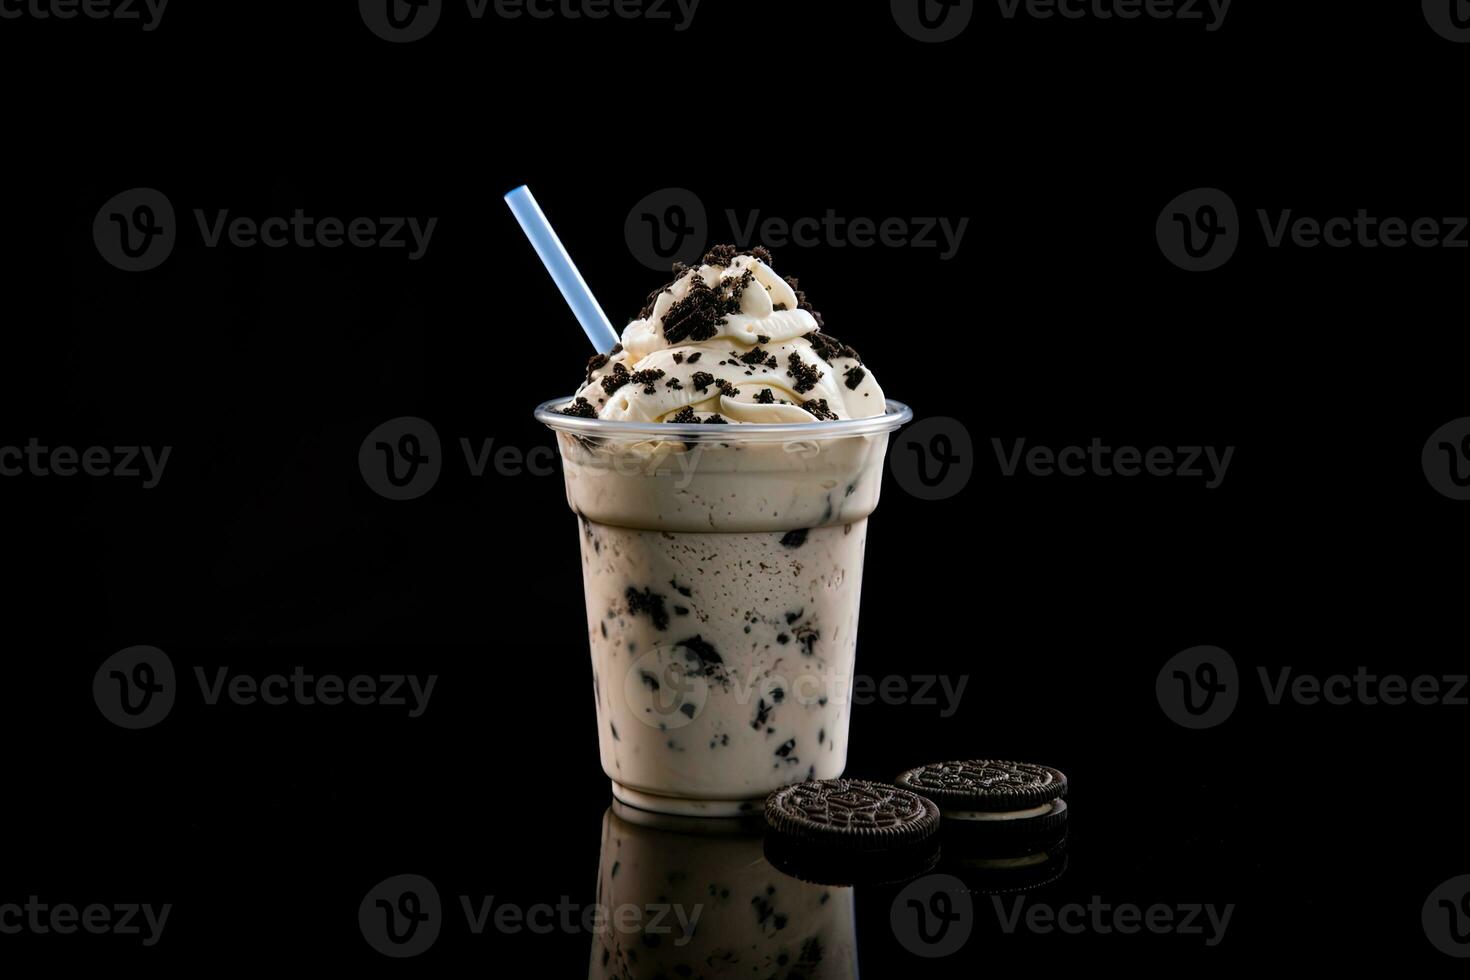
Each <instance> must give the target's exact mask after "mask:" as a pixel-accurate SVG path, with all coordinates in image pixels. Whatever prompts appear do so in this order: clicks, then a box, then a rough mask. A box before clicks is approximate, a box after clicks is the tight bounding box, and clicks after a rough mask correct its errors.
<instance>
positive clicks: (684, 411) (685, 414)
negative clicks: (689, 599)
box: [668, 405, 699, 595]
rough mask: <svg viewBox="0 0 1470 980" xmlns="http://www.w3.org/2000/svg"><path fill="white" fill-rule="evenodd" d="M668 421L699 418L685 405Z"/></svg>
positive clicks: (690, 422) (682, 422)
mask: <svg viewBox="0 0 1470 980" xmlns="http://www.w3.org/2000/svg"><path fill="white" fill-rule="evenodd" d="M668 421H670V422H676V423H678V424H680V425H689V424H692V423H694V422H698V421H699V416H698V415H695V414H694V409H693V408H691V407H690V406H688V405H685V406H684V407H683V408H681V409H679V410H678V411H677V412H675V413H674V414H673V415H671V416H669V419H668ZM685 594H686V595H687V594H688V593H685Z"/></svg>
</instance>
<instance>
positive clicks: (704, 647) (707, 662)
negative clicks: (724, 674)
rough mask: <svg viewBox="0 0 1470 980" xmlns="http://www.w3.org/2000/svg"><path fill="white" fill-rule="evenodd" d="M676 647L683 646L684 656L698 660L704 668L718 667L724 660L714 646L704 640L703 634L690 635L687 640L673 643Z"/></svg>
mask: <svg viewBox="0 0 1470 980" xmlns="http://www.w3.org/2000/svg"><path fill="white" fill-rule="evenodd" d="M674 646H676V647H683V648H684V650H685V654H684V655H685V656H686V657H687V658H689V659H690V660H698V661H699V662H700V664H701V665H703V666H704V667H705V668H710V667H718V666H720V665H721V664H723V663H724V662H725V661H724V660H723V659H722V658H721V657H720V655H719V653H717V652H716V651H715V648H714V647H713V646H712V645H710V643H709V642H708V641H706V640H705V638H704V637H703V635H695V636H691V637H690V638H689V639H687V640H680V641H679V642H678V643H675V644H674Z"/></svg>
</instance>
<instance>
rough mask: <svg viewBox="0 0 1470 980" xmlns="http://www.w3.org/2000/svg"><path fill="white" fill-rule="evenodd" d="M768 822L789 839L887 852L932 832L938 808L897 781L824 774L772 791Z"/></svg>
mask: <svg viewBox="0 0 1470 980" xmlns="http://www.w3.org/2000/svg"><path fill="white" fill-rule="evenodd" d="M766 822H767V823H769V824H770V825H771V829H772V830H774V831H775V832H776V833H777V834H779V835H781V836H783V837H785V838H788V839H790V840H796V841H804V842H808V843H811V844H815V845H819V846H824V847H833V848H838V849H841V850H847V851H886V850H893V849H897V848H902V847H906V846H912V845H916V844H920V843H922V842H923V841H925V840H927V839H928V838H929V837H931V836H933V834H934V831H936V830H937V829H938V828H939V808H938V807H937V806H935V805H934V803H933V802H931V801H930V800H927V799H925V798H924V797H922V796H919V795H918V794H916V793H911V792H909V791H908V790H905V789H900V788H898V787H897V786H889V785H887V784H885V783H870V782H866V781H864V780H861V779H824V780H818V781H814V782H806V783H797V784H796V785H794V786H787V787H785V788H784V789H779V790H777V791H776V792H774V793H772V794H771V795H770V797H768V798H767V799H766Z"/></svg>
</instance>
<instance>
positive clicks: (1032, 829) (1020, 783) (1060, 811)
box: [895, 759, 1067, 835]
mask: <svg viewBox="0 0 1470 980" xmlns="http://www.w3.org/2000/svg"><path fill="white" fill-rule="evenodd" d="M895 782H896V783H897V784H898V785H899V786H900V787H902V788H904V789H907V790H911V791H913V792H915V793H919V794H921V795H923V796H925V797H927V798H928V799H930V800H933V801H934V802H935V803H936V804H938V806H939V808H940V812H942V813H943V814H944V819H945V820H946V821H951V822H953V823H955V824H963V825H964V826H965V827H966V828H975V829H983V830H985V831H987V832H990V833H1013V832H1019V833H1024V834H1027V835H1032V834H1045V833H1048V832H1052V831H1056V830H1059V829H1061V828H1062V827H1063V826H1064V825H1065V824H1066V821H1067V801H1066V800H1064V799H1062V797H1063V796H1065V795H1066V794H1067V777H1066V775H1065V774H1063V773H1062V772H1061V771H1060V770H1057V769H1053V768H1051V767H1050V766H1038V765H1033V764H1031V763H1028V762H1003V761H1000V760H996V759H972V760H968V761H963V762H939V763H934V764H932V765H927V766H920V767H919V768H917V769H910V770H908V771H907V772H905V773H901V774H900V775H899V777H898V779H897V780H895Z"/></svg>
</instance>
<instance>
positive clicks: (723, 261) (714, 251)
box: [700, 245, 771, 265]
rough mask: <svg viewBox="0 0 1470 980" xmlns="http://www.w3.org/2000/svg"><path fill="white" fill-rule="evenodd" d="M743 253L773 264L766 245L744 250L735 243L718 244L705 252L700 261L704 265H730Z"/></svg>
mask: <svg viewBox="0 0 1470 980" xmlns="http://www.w3.org/2000/svg"><path fill="white" fill-rule="evenodd" d="M742 255H749V256H750V257H751V258H753V259H756V260H757V261H760V262H764V263H765V264H766V265H770V264H771V253H770V252H768V251H767V250H766V248H765V246H764V245H757V246H755V247H754V248H747V249H744V250H741V249H738V248H736V247H735V246H734V245H716V246H715V247H714V248H711V249H710V250H709V251H708V252H705V253H704V258H702V259H700V262H701V263H702V264H704V265H729V264H730V263H731V262H734V261H735V259H736V258H738V257H739V256H742Z"/></svg>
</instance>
